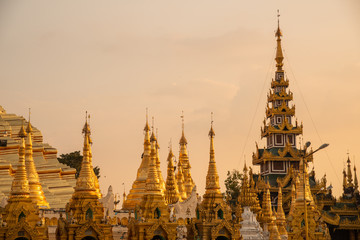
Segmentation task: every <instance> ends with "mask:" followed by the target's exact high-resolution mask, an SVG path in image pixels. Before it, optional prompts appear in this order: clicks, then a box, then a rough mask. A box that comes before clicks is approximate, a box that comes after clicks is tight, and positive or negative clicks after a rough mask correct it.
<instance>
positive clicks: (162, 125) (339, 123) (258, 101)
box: [0, 0, 360, 195]
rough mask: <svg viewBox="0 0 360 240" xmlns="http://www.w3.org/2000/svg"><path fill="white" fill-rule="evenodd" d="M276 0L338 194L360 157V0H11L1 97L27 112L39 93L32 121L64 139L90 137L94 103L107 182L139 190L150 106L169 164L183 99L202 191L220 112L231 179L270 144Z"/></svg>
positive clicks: (98, 157) (311, 136)
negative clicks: (349, 165) (87, 129)
mask: <svg viewBox="0 0 360 240" xmlns="http://www.w3.org/2000/svg"><path fill="white" fill-rule="evenodd" d="M277 9H280V13H281V22H280V24H281V29H282V31H283V35H284V37H283V48H284V51H285V56H286V60H285V70H286V71H287V76H288V78H289V80H290V89H291V90H292V91H293V92H294V103H295V105H296V117H297V119H298V120H299V121H302V122H303V124H304V141H308V140H310V141H311V142H312V145H313V147H314V148H316V147H317V146H319V145H321V144H322V143H323V142H327V143H330V146H329V147H328V148H327V149H326V151H325V150H323V151H322V152H319V153H318V154H316V157H315V164H314V165H315V170H316V174H317V177H319V178H320V177H322V176H323V175H324V173H326V174H327V179H328V182H329V183H330V182H331V183H332V184H333V185H334V193H335V195H339V194H340V193H341V192H342V175H341V174H342V169H343V166H344V162H345V160H346V158H347V155H346V153H347V151H348V150H349V152H350V157H351V158H352V160H354V159H355V160H356V161H358V166H359V170H360V147H359V134H360V44H359V43H360V3H359V2H358V1H357V0H318V1H310V0H309V1H307V0H306V1H268V0H263V1H240V0H236V1H235V0H234V1H232V0H229V1H219V0H218V1H212V0H206V1H186V0H185V1H165V0H158V1H157V0H155V1H140V0H139V1H123V0H113V1H110V0H109V1H95V0H94V1H92V0H91V1H90V0H77V1H72V0H62V1H47V0H37V1H35V0H34V1H25V0H24V1H12V0H8V1H7V0H2V1H0V79H1V88H0V100H1V101H0V105H2V106H3V107H4V108H5V109H6V110H7V112H8V113H15V114H18V115H24V116H27V109H28V108H29V107H31V109H32V113H33V114H32V123H33V124H34V125H35V126H36V127H37V128H39V129H40V130H41V131H42V133H43V135H44V139H45V141H46V142H48V143H50V144H51V145H53V146H54V147H56V148H57V149H58V151H59V153H67V152H71V151H75V150H80V149H82V143H83V140H82V135H81V129H82V126H83V123H84V116H85V111H86V110H87V111H89V112H90V114H91V127H92V136H93V141H94V144H93V155H94V164H95V165H99V166H100V168H101V175H102V177H101V181H100V184H101V187H102V189H103V190H105V189H107V187H108V185H109V184H112V185H113V187H114V190H115V192H122V186H121V184H122V183H123V182H124V183H125V186H126V190H127V191H128V190H129V188H130V187H131V184H132V182H133V181H134V179H135V177H136V171H137V168H138V167H139V165H140V160H141V159H140V156H141V153H142V149H143V145H142V144H143V127H144V124H145V109H146V108H147V107H148V108H149V113H150V115H151V116H154V117H155V127H156V128H158V132H159V142H160V147H161V152H160V156H161V161H162V162H161V164H162V165H161V167H162V171H163V176H164V178H165V177H166V165H167V164H166V156H167V154H168V145H169V144H168V143H169V141H170V139H172V142H173V150H174V152H176V153H177V152H178V144H177V143H178V141H179V138H180V135H181V119H180V115H181V111H182V110H183V111H184V113H185V131H186V137H187V140H188V143H189V144H188V149H189V153H190V162H191V165H192V170H191V171H192V174H193V178H194V180H195V182H196V184H197V186H198V192H200V193H203V192H204V187H205V176H206V172H207V164H208V160H209V139H208V136H207V134H208V131H209V128H210V112H214V129H215V133H216V137H215V150H216V152H215V154H216V161H217V167H218V172H219V175H220V181H221V183H223V181H224V179H225V178H226V172H227V170H231V169H233V168H237V169H242V166H243V163H244V159H246V161H247V162H248V163H250V162H251V159H252V152H254V151H255V141H257V142H259V145H260V146H261V147H262V146H263V145H264V141H262V140H261V139H260V127H261V125H262V121H263V119H264V117H265V106H266V94H267V92H268V90H269V87H270V82H271V77H272V76H273V73H274V66H275V62H274V50H275V45H276V41H275V37H274V31H275V29H276V25H277V21H276V10H277ZM290 66H291V67H290ZM310 167H312V164H310ZM255 171H258V167H256V168H255ZM359 177H360V176H359ZM222 191H224V186H223V185H222Z"/></svg>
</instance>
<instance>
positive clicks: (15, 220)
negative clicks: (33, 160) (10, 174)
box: [0, 124, 47, 239]
mask: <svg viewBox="0 0 360 240" xmlns="http://www.w3.org/2000/svg"><path fill="white" fill-rule="evenodd" d="M19 136H20V148H19V164H18V166H17V169H16V172H15V177H14V179H13V182H12V186H11V191H10V196H9V199H8V203H7V204H6V206H5V209H3V211H2V216H3V219H4V221H5V222H6V226H5V225H2V227H1V228H0V229H1V231H0V232H1V236H2V239H5V238H6V239H8V238H9V239H18V238H22V236H29V237H28V238H29V239H30V238H31V239H47V237H46V234H45V228H47V226H44V225H42V226H41V225H39V221H40V218H39V208H38V205H36V204H34V202H33V201H32V200H31V198H30V194H31V192H30V188H29V182H28V179H27V175H26V166H25V137H26V132H25V129H24V124H22V126H21V129H20V132H19Z"/></svg>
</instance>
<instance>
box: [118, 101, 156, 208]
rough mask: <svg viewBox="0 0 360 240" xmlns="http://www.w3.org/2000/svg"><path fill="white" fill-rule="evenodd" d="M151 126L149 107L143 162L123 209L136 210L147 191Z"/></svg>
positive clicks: (145, 128)
mask: <svg viewBox="0 0 360 240" xmlns="http://www.w3.org/2000/svg"><path fill="white" fill-rule="evenodd" d="M150 135H151V133H150V126H149V115H148V109H147V108H146V122H145V127H144V151H143V153H142V155H141V164H140V167H139V168H138V170H137V175H136V179H135V181H134V182H133V184H132V187H131V189H130V191H129V194H128V195H127V197H126V201H125V203H124V204H123V209H127V210H134V209H135V207H136V205H138V204H140V203H141V201H142V198H143V196H144V194H145V193H146V179H147V177H148V172H149V165H150V164H149V163H150V158H151V156H150V155H151V143H150Z"/></svg>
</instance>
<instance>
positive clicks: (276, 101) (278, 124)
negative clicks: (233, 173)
mask: <svg viewBox="0 0 360 240" xmlns="http://www.w3.org/2000/svg"><path fill="white" fill-rule="evenodd" d="M275 36H276V41H277V49H276V57H275V61H276V71H275V78H274V79H273V80H272V82H271V89H270V92H269V94H268V96H267V101H268V103H267V106H266V119H265V120H264V126H263V127H262V128H261V137H262V138H265V139H266V147H265V148H263V149H259V147H258V145H256V152H255V153H254V154H253V164H254V165H260V174H261V176H268V177H267V179H269V181H270V184H271V186H273V185H274V184H273V181H274V180H276V178H277V177H283V176H284V175H286V174H287V173H288V172H289V170H290V168H291V167H293V168H294V169H299V162H300V158H301V152H300V150H299V149H297V146H296V138H297V136H299V135H301V134H302V132H303V126H302V124H300V125H299V124H298V122H297V120H295V118H294V117H295V106H294V105H293V106H291V101H292V100H293V93H292V92H291V91H290V90H288V87H289V80H288V79H286V78H285V73H284V69H283V65H284V64H283V60H284V57H283V53H282V47H281V37H282V33H281V30H280V27H279V26H278V29H277V31H276V34H275Z"/></svg>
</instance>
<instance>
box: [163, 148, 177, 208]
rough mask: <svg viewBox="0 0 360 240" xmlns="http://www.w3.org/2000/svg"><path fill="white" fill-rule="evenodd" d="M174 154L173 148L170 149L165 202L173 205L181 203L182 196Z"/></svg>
mask: <svg viewBox="0 0 360 240" xmlns="http://www.w3.org/2000/svg"><path fill="white" fill-rule="evenodd" d="M173 158H174V154H173V152H172V147H171V145H170V147H169V155H168V159H167V161H168V168H167V178H166V190H165V200H166V202H167V203H168V204H173V203H176V202H177V201H179V198H180V194H179V190H178V187H177V184H176V179H175V172H174V162H173Z"/></svg>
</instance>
